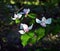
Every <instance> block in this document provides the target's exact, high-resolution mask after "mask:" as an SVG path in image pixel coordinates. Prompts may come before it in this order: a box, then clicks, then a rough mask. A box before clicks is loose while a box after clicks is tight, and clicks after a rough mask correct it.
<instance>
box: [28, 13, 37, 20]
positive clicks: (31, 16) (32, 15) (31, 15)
mask: <svg viewBox="0 0 60 51" xmlns="http://www.w3.org/2000/svg"><path fill="white" fill-rule="evenodd" d="M28 16H29V17H30V18H32V19H34V18H35V17H36V14H33V13H30V14H28Z"/></svg>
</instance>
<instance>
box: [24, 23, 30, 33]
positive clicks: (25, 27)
mask: <svg viewBox="0 0 60 51" xmlns="http://www.w3.org/2000/svg"><path fill="white" fill-rule="evenodd" d="M23 29H24V31H25V32H28V31H29V29H28V25H26V24H23Z"/></svg>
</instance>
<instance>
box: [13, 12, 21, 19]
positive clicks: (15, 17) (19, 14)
mask: <svg viewBox="0 0 60 51" xmlns="http://www.w3.org/2000/svg"><path fill="white" fill-rule="evenodd" d="M21 17H22V14H21V13H18V14H14V18H12V20H16V19H17V18H18V19H20V18H21Z"/></svg>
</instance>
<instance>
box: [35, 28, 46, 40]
mask: <svg viewBox="0 0 60 51" xmlns="http://www.w3.org/2000/svg"><path fill="white" fill-rule="evenodd" d="M35 32H36V35H37V40H39V39H41V38H42V37H43V36H44V35H45V29H44V28H39V29H37V30H35Z"/></svg>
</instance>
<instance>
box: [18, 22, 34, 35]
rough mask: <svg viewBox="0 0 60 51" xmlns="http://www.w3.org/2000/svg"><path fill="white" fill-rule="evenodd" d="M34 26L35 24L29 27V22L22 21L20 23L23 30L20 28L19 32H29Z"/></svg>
mask: <svg viewBox="0 0 60 51" xmlns="http://www.w3.org/2000/svg"><path fill="white" fill-rule="evenodd" d="M32 27H33V24H32V25H31V26H29V27H28V25H27V24H22V23H21V24H20V29H21V30H19V31H18V32H19V33H20V34H24V33H25V32H28V31H29V30H31V29H32Z"/></svg>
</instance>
